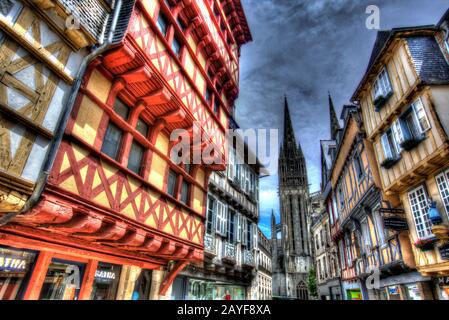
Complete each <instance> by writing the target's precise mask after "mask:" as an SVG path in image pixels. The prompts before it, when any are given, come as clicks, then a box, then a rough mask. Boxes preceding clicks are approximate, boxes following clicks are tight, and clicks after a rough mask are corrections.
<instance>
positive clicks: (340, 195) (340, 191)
mask: <svg viewBox="0 0 449 320" xmlns="http://www.w3.org/2000/svg"><path fill="white" fill-rule="evenodd" d="M338 200H340V209H343V208H344V207H345V194H344V192H343V187H342V185H341V184H340V185H339V186H338Z"/></svg>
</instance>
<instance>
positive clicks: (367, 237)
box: [361, 218, 372, 252]
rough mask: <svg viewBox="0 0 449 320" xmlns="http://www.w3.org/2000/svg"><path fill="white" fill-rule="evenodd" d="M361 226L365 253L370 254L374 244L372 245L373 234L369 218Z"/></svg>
mask: <svg viewBox="0 0 449 320" xmlns="http://www.w3.org/2000/svg"><path fill="white" fill-rule="evenodd" d="M361 226H362V234H363V244H364V248H365V252H369V251H370V249H371V246H372V244H371V234H370V230H369V225H368V218H366V219H365V220H363V221H362V222H361Z"/></svg>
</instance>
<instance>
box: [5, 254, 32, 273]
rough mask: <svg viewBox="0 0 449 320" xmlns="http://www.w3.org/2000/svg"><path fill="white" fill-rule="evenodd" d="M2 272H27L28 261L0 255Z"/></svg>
mask: <svg viewBox="0 0 449 320" xmlns="http://www.w3.org/2000/svg"><path fill="white" fill-rule="evenodd" d="M0 270H6V271H26V270H27V260H26V259H24V258H22V257H17V256H11V255H5V254H0Z"/></svg>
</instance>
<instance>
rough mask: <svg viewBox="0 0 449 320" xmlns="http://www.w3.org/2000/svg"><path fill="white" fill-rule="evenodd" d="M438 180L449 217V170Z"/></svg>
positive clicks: (438, 177)
mask: <svg viewBox="0 0 449 320" xmlns="http://www.w3.org/2000/svg"><path fill="white" fill-rule="evenodd" d="M436 180H437V184H438V190H440V195H441V199H442V200H443V204H444V208H445V209H446V214H447V215H448V216H449V170H446V171H445V172H443V173H442V174H440V175H438V176H437V178H436Z"/></svg>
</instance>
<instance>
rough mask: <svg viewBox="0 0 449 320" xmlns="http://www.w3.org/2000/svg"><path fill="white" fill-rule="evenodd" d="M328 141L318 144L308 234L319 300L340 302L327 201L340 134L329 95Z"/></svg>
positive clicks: (340, 295)
mask: <svg viewBox="0 0 449 320" xmlns="http://www.w3.org/2000/svg"><path fill="white" fill-rule="evenodd" d="M329 120H330V121H329V122H330V139H329V140H321V141H320V156H321V190H320V197H319V201H320V205H319V206H318V208H317V210H315V212H313V213H312V217H311V218H312V226H311V233H312V239H313V252H314V255H313V256H314V260H315V270H316V279H317V284H318V298H319V299H322V300H341V299H343V297H342V293H341V285H340V268H339V260H338V254H337V253H338V250H337V246H336V244H335V242H334V241H332V238H331V232H330V231H331V224H332V222H333V220H332V217H331V211H330V207H329V206H328V203H329V201H330V200H329V199H331V198H332V192H331V191H332V186H331V179H330V178H331V172H332V171H331V170H332V164H333V159H334V157H335V152H336V147H337V143H336V139H337V137H338V135H339V134H340V133H341V128H340V122H339V121H338V118H337V115H336V112H335V108H334V103H333V101H332V97H331V96H330V94H329Z"/></svg>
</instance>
